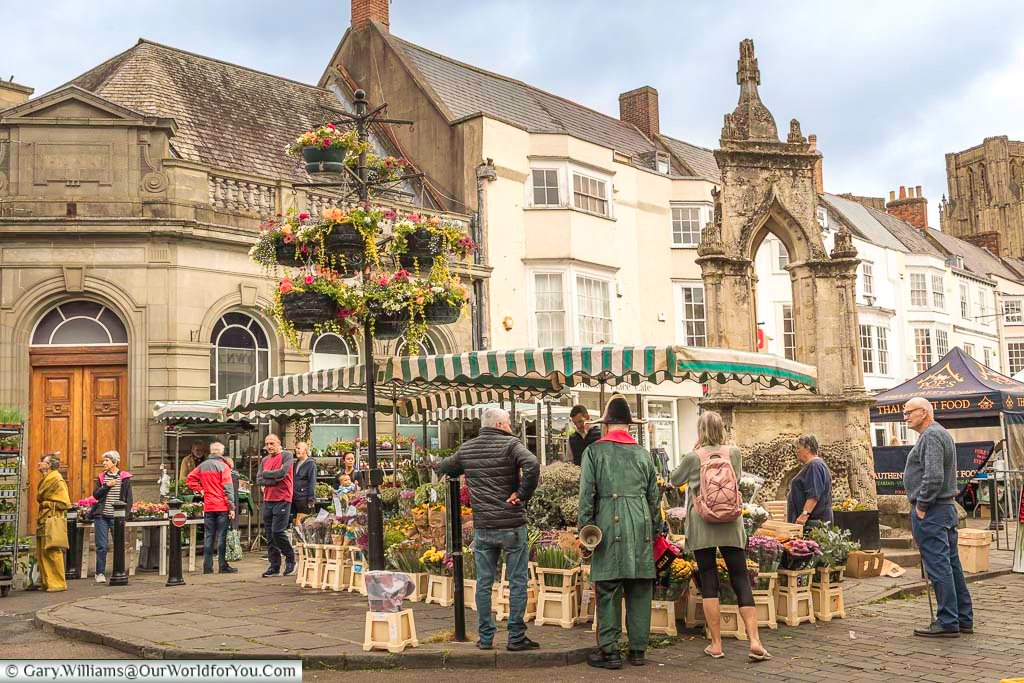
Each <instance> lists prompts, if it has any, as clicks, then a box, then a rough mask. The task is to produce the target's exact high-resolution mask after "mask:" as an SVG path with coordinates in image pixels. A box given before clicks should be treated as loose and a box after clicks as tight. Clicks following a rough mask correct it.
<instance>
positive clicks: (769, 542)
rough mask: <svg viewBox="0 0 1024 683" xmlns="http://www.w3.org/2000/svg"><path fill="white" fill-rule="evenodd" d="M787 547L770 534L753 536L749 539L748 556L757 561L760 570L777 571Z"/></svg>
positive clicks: (765, 571) (766, 571)
mask: <svg viewBox="0 0 1024 683" xmlns="http://www.w3.org/2000/svg"><path fill="white" fill-rule="evenodd" d="M785 552H786V549H785V548H783V547H782V544H781V543H779V541H777V540H776V539H774V538H771V537H770V536H751V537H750V538H749V539H748V540H747V557H748V558H749V559H751V560H753V561H754V562H756V563H757V566H758V571H760V572H763V573H771V572H774V571H777V570H778V568H779V563H780V562H781V561H782V555H783V554H784V553H785Z"/></svg>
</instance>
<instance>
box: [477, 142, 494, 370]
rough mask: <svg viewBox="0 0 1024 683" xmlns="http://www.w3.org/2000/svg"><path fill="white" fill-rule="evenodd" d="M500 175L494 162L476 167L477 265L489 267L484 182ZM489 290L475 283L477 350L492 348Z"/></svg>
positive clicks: (479, 283) (489, 161)
mask: <svg viewBox="0 0 1024 683" xmlns="http://www.w3.org/2000/svg"><path fill="white" fill-rule="evenodd" d="M497 178H498V174H497V173H496V172H495V170H494V161H493V160H492V159H488V160H487V161H485V162H484V163H482V164H480V165H479V166H477V167H476V215H475V216H474V219H475V220H474V221H473V223H472V226H471V227H472V229H473V241H474V242H476V243H477V245H478V251H477V253H476V256H475V258H474V261H475V263H476V264H477V265H481V266H484V265H487V193H486V192H485V191H484V187H485V185H484V181H486V180H496V179H497ZM488 295H489V293H488V288H487V285H486V283H485V282H484V281H483V280H481V279H476V280H474V281H473V298H474V299H475V300H476V310H477V316H476V320H475V321H474V322H475V328H476V329H475V334H474V337H475V339H474V340H473V343H474V345H476V348H477V350H484V349H487V348H488V347H489V346H490V339H489V337H488V326H487V320H488V318H487V298H488Z"/></svg>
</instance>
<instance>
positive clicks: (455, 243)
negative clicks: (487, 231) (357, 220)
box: [387, 214, 476, 273]
mask: <svg viewBox="0 0 1024 683" xmlns="http://www.w3.org/2000/svg"><path fill="white" fill-rule="evenodd" d="M474 249H476V244H475V243H474V242H473V240H472V239H470V238H469V236H468V235H466V233H465V232H464V231H463V230H462V223H460V222H458V221H454V220H451V219H448V218H441V217H439V216H429V217H424V216H421V215H419V214H409V215H408V216H405V217H396V219H395V222H394V225H393V226H392V229H391V242H390V243H389V244H388V246H387V251H388V253H389V254H390V255H392V256H394V257H395V258H397V259H398V262H399V263H400V264H401V265H402V267H403V268H408V269H410V270H412V271H413V272H418V273H419V272H426V271H429V270H431V269H432V268H433V265H434V261H435V259H437V258H438V257H441V258H440V260H441V261H442V262H443V261H446V260H447V258H448V255H449V254H453V255H455V256H459V257H462V258H465V257H466V256H468V255H469V254H470V253H472V252H473V250H474Z"/></svg>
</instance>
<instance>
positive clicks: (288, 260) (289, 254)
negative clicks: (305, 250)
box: [274, 242, 306, 268]
mask: <svg viewBox="0 0 1024 683" xmlns="http://www.w3.org/2000/svg"><path fill="white" fill-rule="evenodd" d="M274 251H275V253H276V254H277V262H278V263H280V264H281V265H282V266H290V267H292V268H301V267H302V266H304V265H306V259H305V258H304V257H303V256H304V255H303V254H302V253H301V252H299V248H298V246H297V245H296V244H295V243H294V242H292V243H290V244H285V243H284V242H280V243H278V245H277V246H276V247H274ZM297 252H298V253H299V255H298V256H296V255H295V254H296V253H297Z"/></svg>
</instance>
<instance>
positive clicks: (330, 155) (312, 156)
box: [302, 147, 346, 173]
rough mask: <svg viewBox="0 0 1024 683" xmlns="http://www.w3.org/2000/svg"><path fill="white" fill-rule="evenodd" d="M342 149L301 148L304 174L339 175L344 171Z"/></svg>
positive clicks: (344, 150) (343, 151)
mask: <svg viewBox="0 0 1024 683" xmlns="http://www.w3.org/2000/svg"><path fill="white" fill-rule="evenodd" d="M345 154H346V149H345V148H344V147H303V148H302V159H303V161H305V162H306V173H341V172H342V171H344V170H345Z"/></svg>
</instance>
